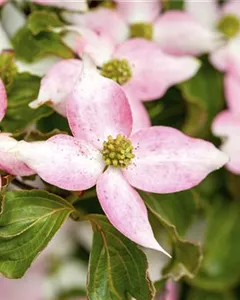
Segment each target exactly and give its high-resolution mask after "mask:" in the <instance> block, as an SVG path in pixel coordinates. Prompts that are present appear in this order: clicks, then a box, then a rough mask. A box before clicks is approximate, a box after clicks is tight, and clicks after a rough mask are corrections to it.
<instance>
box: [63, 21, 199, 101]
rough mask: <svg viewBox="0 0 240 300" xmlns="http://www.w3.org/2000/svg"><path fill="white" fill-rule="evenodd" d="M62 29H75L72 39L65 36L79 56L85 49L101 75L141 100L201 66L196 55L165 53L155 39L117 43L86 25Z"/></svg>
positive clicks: (160, 93) (159, 91)
mask: <svg viewBox="0 0 240 300" xmlns="http://www.w3.org/2000/svg"><path fill="white" fill-rule="evenodd" d="M61 30H69V31H72V32H76V33H75V39H74V40H73V39H72V38H71V40H70V41H68V38H67V39H66V42H68V44H69V46H71V47H72V48H73V49H74V50H75V51H76V52H77V53H78V55H79V56H82V55H83V53H87V54H88V55H89V56H90V57H92V58H93V60H94V61H95V63H96V64H97V66H98V67H100V68H101V74H102V75H103V76H105V77H108V78H110V79H113V80H114V81H116V82H117V83H119V84H120V85H122V86H123V89H124V91H125V92H126V93H127V94H129V95H131V96H132V97H134V98H135V99H137V100H140V101H148V100H153V99H157V98H160V97H162V96H163V95H164V93H165V92H166V91H167V89H168V88H169V87H170V86H172V85H174V84H177V83H180V82H182V81H185V80H187V79H189V78H191V77H192V76H194V75H195V74H196V73H197V71H198V69H199V67H200V62H199V61H198V60H197V59H195V58H193V57H189V56H183V57H174V56H172V55H168V54H166V53H164V52H163V51H162V50H161V49H160V47H159V46H158V45H157V44H156V43H154V42H151V41H147V40H145V39H142V38H135V39H130V40H127V41H125V42H123V43H121V44H119V45H118V46H116V45H115V44H114V43H113V42H112V40H111V39H110V38H109V37H108V36H106V35H98V34H96V33H95V32H93V31H91V30H89V29H86V28H81V27H74V26H66V27H64V28H63V29H60V31H61ZM78 34H79V35H80V37H79V38H78ZM146 58H147V62H146Z"/></svg>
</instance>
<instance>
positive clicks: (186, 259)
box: [140, 191, 202, 280]
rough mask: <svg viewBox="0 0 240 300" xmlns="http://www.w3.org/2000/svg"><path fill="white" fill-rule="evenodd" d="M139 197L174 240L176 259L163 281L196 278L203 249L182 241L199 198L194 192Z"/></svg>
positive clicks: (164, 271)
mask: <svg viewBox="0 0 240 300" xmlns="http://www.w3.org/2000/svg"><path fill="white" fill-rule="evenodd" d="M140 194H141V196H142V197H143V199H144V200H145V203H146V205H147V207H148V208H149V210H150V211H151V212H152V213H153V215H154V216H155V217H156V218H157V219H158V221H160V223H161V224H162V225H163V226H164V227H165V228H166V229H167V231H168V233H169V235H170V237H171V240H172V244H173V258H172V260H171V261H170V263H169V265H167V266H166V267H165V268H164V270H163V276H164V278H167V277H171V278H173V279H174V280H179V279H180V278H181V277H183V276H187V277H189V278H192V277H194V276H195V274H196V273H197V271H198V269H199V266H200V263H201V260H202V254H201V249H200V247H199V245H197V244H195V243H193V242H190V241H187V240H185V239H184V238H183V237H184V234H185V232H186V231H187V229H188V228H189V226H190V225H191V223H192V221H193V218H194V215H195V214H196V195H195V194H194V193H193V192H192V191H184V192H180V193H173V194H166V195H158V194H151V193H146V192H140Z"/></svg>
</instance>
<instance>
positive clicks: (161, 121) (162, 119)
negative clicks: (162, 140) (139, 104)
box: [144, 87, 186, 129]
mask: <svg viewBox="0 0 240 300" xmlns="http://www.w3.org/2000/svg"><path fill="white" fill-rule="evenodd" d="M144 105H145V107H146V108H147V110H148V114H149V116H150V118H151V123H152V125H153V126H155V125H162V126H170V127H174V128H178V129H181V128H182V126H183V124H184V121H185V117H186V111H185V106H186V105H185V103H184V99H183V97H182V95H181V91H180V90H179V89H178V88H176V87H171V88H170V89H169V90H168V91H167V92H166V94H165V95H164V96H163V97H162V98H161V99H159V100H154V101H150V102H149V101H147V102H145V103H144Z"/></svg>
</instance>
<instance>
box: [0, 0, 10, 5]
mask: <svg viewBox="0 0 240 300" xmlns="http://www.w3.org/2000/svg"><path fill="white" fill-rule="evenodd" d="M7 1H8V0H0V6H2V5H3V4H5V3H7Z"/></svg>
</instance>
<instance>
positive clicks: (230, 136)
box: [212, 74, 240, 175]
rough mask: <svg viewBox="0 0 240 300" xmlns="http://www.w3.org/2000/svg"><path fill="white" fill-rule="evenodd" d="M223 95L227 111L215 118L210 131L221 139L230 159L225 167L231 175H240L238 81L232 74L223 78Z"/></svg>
mask: <svg viewBox="0 0 240 300" xmlns="http://www.w3.org/2000/svg"><path fill="white" fill-rule="evenodd" d="M225 94H226V99H227V104H228V109H227V110H225V111H223V112H221V113H219V115H218V116H217V117H216V118H215V120H214V122H213V125H212V131H213V133H214V134H215V135H216V136H219V137H221V138H222V139H223V145H222V147H221V148H222V150H223V151H224V152H226V153H227V154H228V155H229V157H230V162H229V163H228V164H227V165H226V167H227V169H228V170H229V171H231V172H232V173H235V174H238V175H240V158H239V153H240V79H239V78H238V77H236V76H234V75H232V74H228V75H226V76H225Z"/></svg>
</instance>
